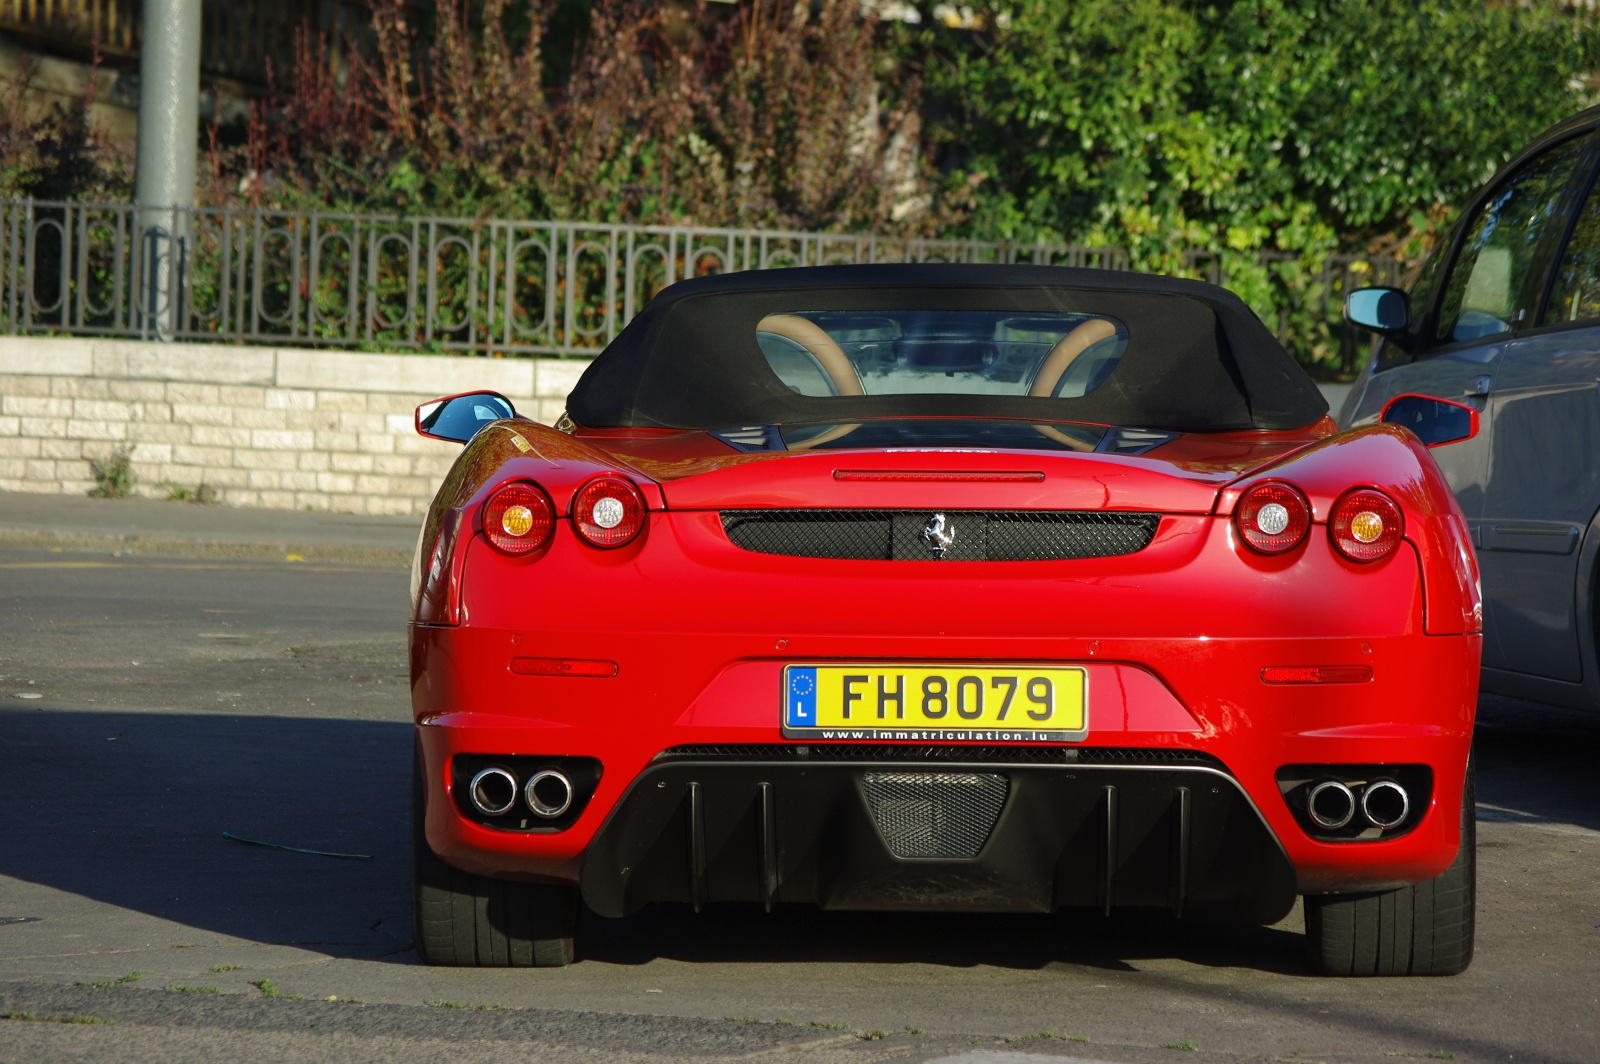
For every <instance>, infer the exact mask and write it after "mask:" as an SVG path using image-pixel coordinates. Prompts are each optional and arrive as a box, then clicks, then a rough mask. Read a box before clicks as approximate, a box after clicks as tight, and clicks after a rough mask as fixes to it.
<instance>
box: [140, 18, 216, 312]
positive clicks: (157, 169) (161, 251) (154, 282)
mask: <svg viewBox="0 0 1600 1064" xmlns="http://www.w3.org/2000/svg"><path fill="white" fill-rule="evenodd" d="M199 136H200V0H144V34H143V39H142V41H141V43H140V47H139V157H138V164H137V167H136V169H135V171H134V201H135V202H136V203H137V204H138V205H139V244H138V247H139V252H138V253H139V255H140V256H141V258H142V260H143V262H142V265H143V266H144V269H143V271H142V273H143V279H144V284H143V285H142V292H141V293H140V305H141V309H142V313H141V314H140V318H141V321H140V332H141V333H147V332H148V333H153V334H155V335H156V336H159V337H160V338H161V339H171V338H172V336H173V334H174V332H175V331H176V330H177V329H179V328H180V327H181V326H182V320H181V319H182V307H181V302H182V293H181V292H180V291H178V290H177V289H178V287H179V286H180V285H181V281H180V280H179V278H180V277H181V265H182V258H183V253H184V252H185V251H186V250H187V249H186V244H187V236H188V222H189V216H188V210H189V209H191V208H193V207H194V182H195V153H196V150H197V142H198V140H199Z"/></svg>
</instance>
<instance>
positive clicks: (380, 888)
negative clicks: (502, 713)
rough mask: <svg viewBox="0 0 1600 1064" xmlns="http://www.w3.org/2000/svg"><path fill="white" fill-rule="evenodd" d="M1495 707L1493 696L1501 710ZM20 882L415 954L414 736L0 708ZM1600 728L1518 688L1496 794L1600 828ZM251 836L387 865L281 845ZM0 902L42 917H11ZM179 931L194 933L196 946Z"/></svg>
mask: <svg viewBox="0 0 1600 1064" xmlns="http://www.w3.org/2000/svg"><path fill="white" fill-rule="evenodd" d="M1487 701H1488V700H1486V702H1487ZM0 734H3V735H4V736H5V737H6V743H5V747H4V749H5V751H6V754H7V756H6V757H5V762H4V774H3V778H0V874H4V875H7V876H12V877H15V878H17V879H20V880H26V881H30V882H34V883H40V884H44V885H47V886H50V887H53V888H56V889H58V890H61V891H65V892H68V893H70V894H76V895H81V896H83V897H85V898H89V899H93V900H94V901H98V902H104V903H107V904H111V905H115V906H119V907H121V908H124V909H128V910H132V911H136V912H143V913H147V914H149V915H152V916H156V917H159V918H161V919H165V920H170V921H174V922H176V923H179V924H183V925H186V926H187V927H189V928H193V929H196V930H197V931H210V932H214V933H218V934H224V935H229V936H234V937H238V938H243V939H248V940H253V941H258V942H266V943H277V944H283V945H297V946H304V947H307V948H311V949H315V950H316V951H317V952H320V953H324V954H327V955H330V956H336V957H356V958H366V959H388V960H389V961H391V962H392V963H415V962H416V956H415V954H414V953H413V952H412V951H411V950H410V948H409V944H410V941H411V927H410V899H409V854H408V850H407V846H408V828H407V823H408V813H409V811H408V796H409V773H410V752H411V728H410V726H409V725H408V724H406V723H403V722H381V721H372V720H336V719H326V718H302V717H273V716H244V715H237V714H233V715H204V714H160V713H118V712H113V713H107V712H86V711H76V710H62V709H52V708H49V707H44V708H37V709H36V708H34V707H28V708H26V709H15V710H13V709H7V710H0ZM1596 753H1600V720H1596V719H1593V718H1590V717H1589V716H1587V715H1584V714H1575V713H1569V712H1565V711H1555V712H1554V713H1551V712H1548V711H1545V710H1543V708H1542V707H1531V708H1530V707H1528V704H1526V703H1510V702H1505V701H1504V700H1502V703H1496V704H1492V705H1490V706H1489V708H1488V711H1487V712H1486V713H1485V722H1484V728H1483V729H1482V732H1481V734H1480V737H1479V743H1478V759H1479V766H1480V787H1479V797H1480V800H1482V801H1484V802H1487V803H1493V804H1497V805H1503V806H1505V807H1507V808H1511V809H1514V810H1518V811H1521V812H1522V813H1525V815H1528V816H1533V817H1537V818H1541V819H1550V820H1559V821H1560V822H1562V823H1566V824H1572V825H1576V826H1577V827H1579V828H1584V829H1592V830H1600V782H1597V781H1596V779H1595V778H1594V776H1593V775H1592V773H1590V771H1589V766H1590V765H1592V764H1593V761H1594V757H1595V754H1596ZM223 832H229V833H231V834H233V835H236V836H240V837H242V838H246V839H255V840H260V841H264V842H271V843H277V844H280V845H286V846H295V847H302V848H305V849H313V850H326V851H332V852H337V853H348V854H366V855H369V856H370V859H339V858H332V857H321V856H313V855H309V854H301V853H289V852H284V851H279V850H270V849H261V848H257V847H253V846H247V845H243V844H241V843H237V842H233V841H229V840H227V839H224V838H223ZM0 915H30V914H26V913H6V914H0ZM582 935H583V938H582V944H581V946H580V950H581V954H582V955H583V956H584V957H587V958H590V959H593V960H598V961H604V962H609V963H616V964H625V965H636V964H642V963H646V962H648V961H650V960H652V959H656V958H673V959H679V960H683V961H688V962H762V961H768V962H770V961H780V962H800V963H804V962H824V961H827V962H852V961H853V962H861V963H923V964H939V965H947V966H953V967H965V966H975V965H994V966H1000V967H1008V968H1023V969H1027V968H1039V967H1043V966H1047V965H1050V964H1056V963H1070V964H1080V965H1085V966H1089V967H1095V968H1103V969H1106V970H1108V971H1114V970H1123V969H1127V968H1129V967H1131V965H1130V962H1131V961H1136V960H1145V959H1151V958H1160V957H1172V958H1180V959H1183V960H1186V961H1190V962H1193V963H1197V964H1202V965H1206V966H1217V967H1243V968H1252V969H1257V970H1261V971H1267V972H1276V973H1284V974H1296V973H1306V972H1307V971H1308V969H1307V967H1306V965H1305V963H1304V961H1303V959H1302V956H1303V955H1302V951H1303V939H1302V938H1301V936H1300V935H1299V934H1298V933H1297V924H1296V921H1295V920H1293V919H1291V920H1289V921H1286V922H1285V923H1284V924H1282V925H1279V926H1278V927H1274V928H1263V927H1257V926H1254V925H1242V924H1238V923H1226V922H1215V921H1212V920H1209V919H1204V918H1196V917H1195V916H1192V915H1191V916H1189V917H1186V918H1183V919H1174V918H1173V917H1172V916H1171V915H1170V914H1166V913H1159V912H1127V913H1120V912H1119V913H1117V914H1114V915H1113V916H1112V917H1110V918H1106V917H1103V916H1101V915H1100V914H1098V913H1092V912H1076V911H1073V912H1064V913H1057V914H1054V915H1051V916H1033V915H972V914H918V913H830V912H819V911H817V910H815V909H812V908H809V907H803V906H794V907H790V906H780V907H779V908H778V909H777V910H776V911H774V912H773V913H770V914H769V913H766V912H763V911H761V910H760V909H759V907H755V906H738V905H720V906H717V905H714V906H709V907H708V908H707V910H706V911H705V912H703V913H699V914H696V913H693V912H692V911H690V910H689V909H688V908H687V907H682V906H654V907H651V908H648V909H646V910H644V911H642V912H640V913H637V914H634V915H633V916H630V917H627V918H625V919H621V920H606V919H602V918H599V917H595V916H592V915H586V916H585V919H584V923H583V927H582ZM175 944H176V943H175Z"/></svg>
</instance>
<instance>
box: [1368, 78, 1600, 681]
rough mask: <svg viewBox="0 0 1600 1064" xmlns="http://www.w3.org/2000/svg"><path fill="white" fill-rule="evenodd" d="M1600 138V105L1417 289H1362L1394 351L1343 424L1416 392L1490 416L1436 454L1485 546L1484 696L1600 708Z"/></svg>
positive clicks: (1379, 356)
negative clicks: (1599, 634)
mask: <svg viewBox="0 0 1600 1064" xmlns="http://www.w3.org/2000/svg"><path fill="white" fill-rule="evenodd" d="M1597 130H1600V108H1594V109H1591V110H1588V111H1585V112H1583V113H1582V114H1579V115H1577V116H1576V117H1573V118H1570V119H1568V120H1567V121H1565V122H1562V123H1560V124H1559V125H1557V126H1555V127H1554V128H1552V129H1550V130H1548V131H1547V132H1545V133H1544V134H1543V135H1542V136H1540V137H1539V138H1538V139H1537V140H1535V141H1534V142H1533V143H1532V144H1531V145H1529V146H1528V147H1527V148H1526V149H1524V150H1523V152H1522V153H1521V154H1520V155H1518V156H1517V157H1516V158H1515V159H1513V160H1512V161H1511V162H1510V164H1509V165H1507V166H1506V167H1505V168H1504V169H1503V170H1502V171H1501V172H1500V173H1499V174H1497V175H1496V176H1495V178H1494V179H1493V180H1492V181H1490V182H1489V183H1488V184H1487V185H1486V186H1484V188H1483V189H1482V190H1481V191H1479V192H1478V193H1477V195H1476V196H1475V197H1474V199H1473V200H1472V201H1471V203H1470V204H1469V206H1468V208H1467V210H1465V211H1464V212H1463V213H1462V216H1461V218H1460V220H1459V221H1458V222H1457V223H1456V225H1455V227H1454V228H1453V229H1452V230H1451V232H1450V233H1449V235H1448V236H1447V237H1446V238H1445V239H1443V240H1441V241H1440V242H1439V244H1438V246H1437V247H1436V248H1435V249H1434V252H1433V255H1432V256H1431V258H1429V259H1428V261H1427V262H1426V263H1425V264H1424V266H1423V267H1422V270H1421V271H1420V273H1419V274H1418V276H1417V280H1416V281H1415V283H1414V284H1413V285H1412V286H1411V291H1410V293H1409V294H1408V293H1405V292H1402V291H1400V290H1398V289H1392V288H1365V289H1360V290H1358V291H1355V292H1352V293H1351V294H1350V296H1349V297H1348V299H1347V300H1346V304H1345V313H1346V315H1347V317H1348V318H1349V320H1351V321H1352V322H1355V323H1356V324H1358V325H1362V326H1366V327H1368V328H1371V329H1374V330H1376V331H1377V332H1378V333H1379V334H1380V336H1381V342H1380V344H1379V345H1378V348H1377V351H1376V353H1375V356H1374V357H1373V359H1372V361H1371V363H1370V365H1369V366H1368V368H1367V369H1366V371H1365V372H1364V373H1363V374H1362V376H1361V379H1360V380H1359V381H1358V382H1357V383H1356V385H1355V387H1354V388H1353V389H1352V391H1351V394H1350V397H1349V399H1348V400H1347V401H1346V402H1345V406H1344V409H1343V411H1342V414H1341V416H1340V423H1341V424H1342V425H1345V426H1349V425H1360V424H1367V423H1370V422H1373V421H1377V420H1379V418H1380V416H1381V415H1382V412H1383V411H1384V409H1385V407H1386V406H1388V405H1389V404H1390V403H1391V401H1392V400H1393V399H1394V398H1395V397H1397V396H1401V395H1407V394H1413V395H1426V396H1432V397H1436V398H1439V399H1447V400H1452V401H1454V402H1456V403H1466V404H1469V405H1470V406H1472V407H1473V408H1474V409H1475V410H1477V411H1478V414H1479V417H1480V418H1481V423H1480V429H1479V432H1478V433H1477V434H1476V435H1475V436H1473V437H1472V438H1471V439H1468V440H1466V441H1465V442H1462V443H1457V444H1455V445H1454V446H1451V447H1443V448H1440V449H1438V450H1436V451H1434V452H1433V453H1434V457H1435V458H1436V459H1437V460H1438V463H1439V466H1440V468H1441V469H1443V470H1444V473H1445V476H1446V477H1447V478H1448V479H1449V481H1450V486H1451V487H1452V488H1453V489H1454V490H1455V493H1456V498H1457V499H1458V500H1460V503H1461V508H1462V510H1463V511H1465V513H1466V517H1467V521H1468V524H1469V525H1470V526H1471V528H1472V537H1473V543H1474V544H1475V545H1476V547H1477V549H1478V561H1479V565H1480V567H1481V569H1482V574H1483V596H1484V641H1483V689H1484V690H1486V691H1495V692H1499V693H1502V694H1509V695H1515V696H1518V697H1522V698H1528V699H1533V700H1536V701H1541V702H1551V703H1556V704H1559V705H1565V706H1573V707H1577V708H1583V709H1596V710H1600V659H1597V655H1596V622H1597V619H1600V615H1597V610H1596V603H1595V596H1596V579H1597V576H1600V571H1597V566H1596V558H1597V556H1600V184H1597V182H1596V171H1597V168H1600V136H1597V135H1596V134H1597ZM1385 420H1393V418H1386V419H1385ZM1419 435H1423V438H1424V440H1427V438H1428V437H1427V436H1426V435H1425V434H1423V433H1419Z"/></svg>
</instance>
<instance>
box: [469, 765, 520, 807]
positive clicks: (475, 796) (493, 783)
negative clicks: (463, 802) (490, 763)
mask: <svg viewBox="0 0 1600 1064" xmlns="http://www.w3.org/2000/svg"><path fill="white" fill-rule="evenodd" d="M467 800H468V801H470V802H471V803H472V808H474V809H476V810H477V811H478V812H480V813H482V814H483V815H484V816H503V815H505V814H506V813H509V812H510V811H511V807H512V806H514V805H516V804H517V777H515V776H513V775H512V774H511V773H509V772H507V771H506V770H505V769H503V768H486V769H484V770H483V771H481V772H479V773H478V774H477V775H476V776H474V777H472V782H471V783H469V784H467Z"/></svg>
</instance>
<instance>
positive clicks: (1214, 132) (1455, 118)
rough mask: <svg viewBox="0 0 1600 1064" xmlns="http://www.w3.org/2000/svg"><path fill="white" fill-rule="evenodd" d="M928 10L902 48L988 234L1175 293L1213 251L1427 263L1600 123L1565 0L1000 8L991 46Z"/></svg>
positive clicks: (1105, 0)
mask: <svg viewBox="0 0 1600 1064" xmlns="http://www.w3.org/2000/svg"><path fill="white" fill-rule="evenodd" d="M919 6H920V7H922V9H923V12H924V14H925V16H926V17H925V18H924V19H923V22H922V24H921V25H920V26H918V27H914V28H910V29H907V30H904V31H902V32H901V33H900V35H899V39H898V46H899V48H900V51H901V54H902V55H904V56H906V57H907V58H908V59H914V60H917V61H918V62H920V63H922V64H923V65H924V69H925V77H926V81H927V85H928V91H929V94H930V96H931V97H933V99H935V100H936V101H938V102H939V103H940V104H941V105H942V106H943V107H944V108H945V114H946V116H947V117H946V118H945V119H944V120H943V121H941V122H940V123H939V124H938V125H937V126H936V128H935V129H934V130H933V131H932V132H933V133H934V135H935V137H936V138H937V140H938V143H939V145H940V150H941V154H942V158H943V160H944V162H945V164H946V166H947V168H948V169H949V170H950V171H951V177H952V183H953V184H954V185H955V186H956V187H959V188H963V189H965V190H967V191H966V195H967V197H968V202H969V205H970V215H969V218H968V221H967V223H966V229H967V231H969V232H971V233H973V234H975V235H984V236H1002V237H1007V238H1011V239H1020V240H1033V239H1037V238H1045V239H1068V240H1072V239H1077V240H1084V241H1089V242H1095V243H1109V244H1116V245H1122V246H1126V247H1128V248H1129V249H1130V250H1131V251H1132V253H1133V259H1134V262H1135V264H1136V265H1137V266H1139V267H1141V268H1145V269H1161V270H1168V271H1182V270H1183V269H1184V268H1185V266H1186V265H1187V263H1186V262H1185V252H1187V251H1190V250H1191V249H1196V248H1199V249H1204V250H1206V251H1208V252H1213V253H1217V254H1219V255H1221V256H1222V257H1223V259H1224V265H1225V266H1232V267H1234V268H1235V269H1232V270H1230V271H1229V272H1230V274H1233V273H1235V272H1236V270H1238V269H1244V270H1246V271H1247V272H1248V270H1250V269H1253V268H1255V267H1254V266H1253V265H1252V264H1253V262H1254V256H1251V255H1246V254H1241V253H1250V252H1254V251H1256V250H1258V249H1262V248H1273V249H1280V250H1285V251H1292V252H1299V253H1305V254H1306V255H1308V256H1315V255H1316V254H1318V253H1320V252H1323V251H1326V250H1329V249H1332V248H1334V247H1336V246H1341V245H1343V246H1345V247H1360V248H1363V249H1365V250H1369V251H1374V252H1378V251H1390V252H1393V253H1397V254H1399V255H1401V256H1404V257H1414V256H1415V255H1416V254H1417V253H1418V252H1420V251H1421V250H1423V249H1424V248H1425V247H1426V246H1427V245H1428V243H1429V242H1430V241H1431V239H1432V237H1433V236H1434V235H1435V234H1436V233H1438V232H1439V231H1440V230H1441V228H1442V226H1443V224H1445V223H1446V222H1447V221H1448V219H1449V217H1450V215H1451V212H1452V211H1453V210H1454V209H1455V208H1457V207H1458V206H1459V204H1460V201H1461V199H1462V198H1463V197H1464V196H1466V195H1467V194H1468V193H1470V192H1471V191H1472V190H1473V189H1474V188H1476V187H1477V186H1478V185H1479V184H1481V183H1482V182H1483V181H1484V180H1485V179H1486V178H1487V177H1489V176H1490V175H1491V174H1492V173H1493V172H1494V171H1495V170H1496V169H1497V168H1498V167H1499V166H1500V165H1501V164H1503V163H1504V162H1505V161H1506V160H1507V159H1508V158H1510V156H1511V154H1512V153H1513V152H1515V151H1516V150H1517V149H1518V148H1519V147H1521V146H1522V144H1523V143H1524V142H1525V141H1527V140H1528V139H1529V138H1530V137H1532V136H1533V135H1534V134H1536V133H1538V132H1539V131H1540V130H1541V129H1542V128H1543V127H1545V126H1546V125H1548V124H1549V123H1551V122H1554V121H1556V120H1557V119H1560V118H1562V117H1565V116H1566V115H1568V114H1571V113H1572V112H1574V111H1576V110H1578V109H1580V108H1581V107H1583V106H1586V105H1588V104H1590V103H1592V102H1593V93H1592V89H1591V86H1590V83H1589V80H1588V79H1589V76H1590V72H1591V71H1592V70H1593V68H1594V66H1595V61H1596V58H1597V56H1600V33H1597V28H1596V22H1595V19H1594V17H1593V16H1592V15H1591V14H1589V13H1587V12H1586V11H1584V10H1582V9H1581V6H1580V5H1570V6H1569V5H1567V4H1565V3H1562V2H1560V0H1519V2H1517V3H1510V2H1504V3H1501V2H1485V0H1234V2H1228V0H1216V2H1211V3H1200V2H1193V0H1074V2H1073V3H1070V4H1064V3H1060V2H1058V0H979V3H977V4H974V5H973V8H972V10H973V12H974V20H975V22H976V23H977V25H978V27H979V32H977V33H972V32H967V31H954V30H951V29H949V28H945V27H943V26H941V25H939V23H938V22H937V21H936V20H935V19H934V18H933V13H934V12H933V5H932V4H931V3H929V4H919ZM1258 272H1259V271H1258ZM1256 280H1257V281H1260V280H1262V278H1261V277H1259V276H1258V277H1257V278H1256ZM1247 283H1249V282H1247Z"/></svg>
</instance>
